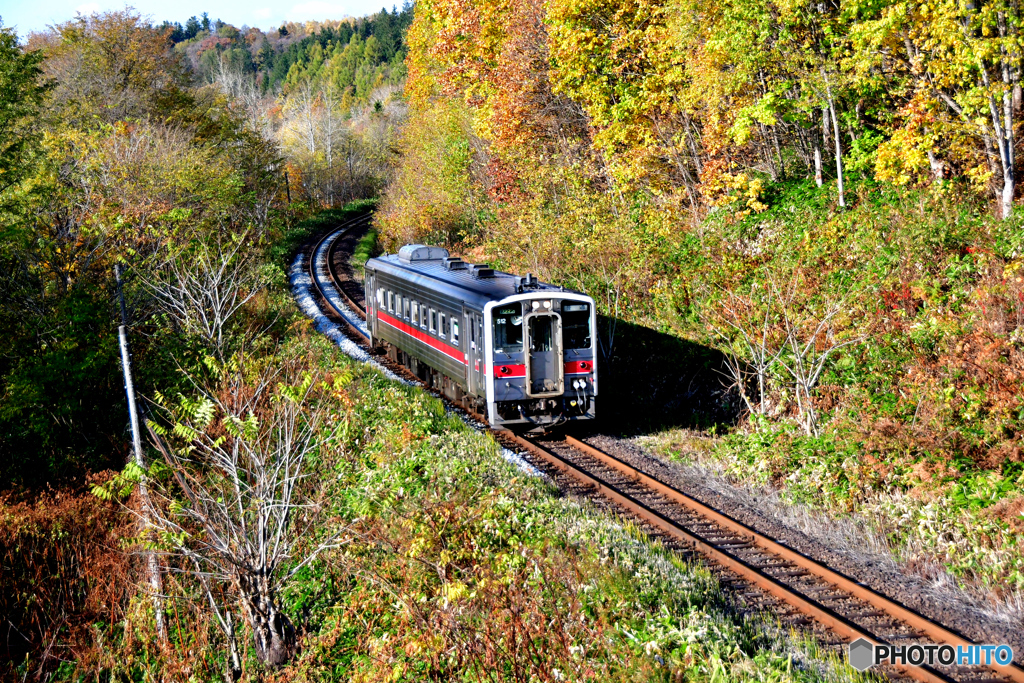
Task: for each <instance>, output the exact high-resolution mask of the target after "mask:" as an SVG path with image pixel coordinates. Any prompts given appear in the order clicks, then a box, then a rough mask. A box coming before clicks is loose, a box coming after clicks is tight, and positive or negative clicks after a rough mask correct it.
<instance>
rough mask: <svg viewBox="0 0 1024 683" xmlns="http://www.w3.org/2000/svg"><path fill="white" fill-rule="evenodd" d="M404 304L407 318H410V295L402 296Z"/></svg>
mask: <svg viewBox="0 0 1024 683" xmlns="http://www.w3.org/2000/svg"><path fill="white" fill-rule="evenodd" d="M402 306H403V307H404V308H405V319H406V320H408V319H409V297H407V296H403V297H402Z"/></svg>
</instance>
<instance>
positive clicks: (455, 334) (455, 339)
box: [452, 318, 459, 346]
mask: <svg viewBox="0 0 1024 683" xmlns="http://www.w3.org/2000/svg"><path fill="white" fill-rule="evenodd" d="M452 344H455V346H458V345H459V321H458V320H456V319H455V318H452Z"/></svg>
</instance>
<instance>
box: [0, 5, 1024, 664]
mask: <svg viewBox="0 0 1024 683" xmlns="http://www.w3.org/2000/svg"><path fill="white" fill-rule="evenodd" d="M212 9H214V8H211V10H212ZM215 13H216V11H214V14H215ZM1022 19H1024V16H1022V13H1021V11H1020V9H1019V8H1018V7H1017V6H1016V5H1015V4H1012V3H1007V2H1003V1H1002V0H997V1H996V2H992V3H983V4H980V5H979V4H974V3H965V2H961V1H960V0H939V2H923V1H922V2H917V1H913V2H900V3H897V2H890V1H889V0H879V1H873V2H867V1H865V0H854V1H853V2H850V3H843V4H841V5H840V4H839V3H833V2H825V3H788V2H776V1H772V0H730V1H728V2H722V3H713V4H709V3H696V2H692V0H654V1H647V0H582V1H581V0H573V1H572V2H569V1H567V0H548V1H547V2H540V1H539V0H458V1H456V0H418V2H417V3H416V4H415V6H413V5H412V4H405V5H404V6H403V7H401V8H397V7H393V8H392V9H391V10H390V11H389V10H387V9H382V10H381V11H380V12H379V13H377V14H374V15H372V16H368V17H361V18H354V19H345V20H330V21H328V20H325V21H321V22H308V23H305V24H298V23H286V24H284V25H282V26H280V27H279V28H278V29H272V30H269V31H268V32H264V31H263V30H261V29H257V28H250V27H247V26H242V27H235V26H233V25H231V24H228V23H225V22H224V21H221V20H220V19H212V18H211V16H210V13H204V14H202V15H201V16H198V17H196V16H193V17H190V18H187V19H185V18H183V22H163V23H162V24H156V23H154V22H152V21H151V20H150V19H149V18H147V17H144V16H142V15H141V14H139V13H138V12H136V11H134V10H132V9H131V8H127V9H125V10H123V11H113V12H102V13H97V14H89V15H82V14H79V15H77V16H76V17H74V18H70V19H68V20H67V21H65V22H62V23H56V24H54V25H52V26H50V27H49V28H48V29H46V30H45V31H42V32H38V33H33V34H30V35H25V36H19V35H16V34H15V32H14V31H12V30H11V29H7V28H2V25H0V92H2V97H0V231H2V239H0V340H2V341H0V343H2V346H3V353H2V355H0V558H2V563H0V585H3V586H4V590H2V591H0V614H3V615H4V620H5V623H4V624H2V625H0V633H2V634H3V635H4V646H3V647H4V649H3V654H4V655H5V656H3V657H0V676H3V677H4V678H9V679H11V680H15V679H16V680H20V681H26V680H39V681H51V680H52V681H59V680H68V681H71V680H75V681H79V680H93V679H95V680H104V681H106V680H140V681H142V680H172V679H173V680H178V679H190V680H192V679H195V680H213V679H221V680H227V681H229V682H230V681H237V680H241V679H245V680H250V679H251V680H291V679H310V680H313V679H315V680H335V679H337V680H359V681H376V680H381V681H383V680H389V681H394V680H424V679H431V680H456V679H457V680H481V679H488V680H492V679H493V680H516V681H526V680H538V681H558V680H566V679H570V680H598V679H603V680H607V679H610V678H611V679H615V680H698V681H704V680H707V681H715V680H732V679H749V680H779V681H818V680H830V681H835V680H840V681H845V680H854V679H856V680H861V678H860V677H859V676H858V675H857V674H856V673H855V672H853V671H852V670H851V669H850V668H849V667H848V666H846V665H845V664H844V663H843V662H841V661H838V660H837V659H836V658H835V655H834V654H830V653H829V652H822V651H820V650H819V649H818V648H817V646H816V645H815V644H814V643H813V642H810V641H807V640H804V639H802V638H800V637H799V636H797V635H794V634H792V633H786V632H783V630H782V629H779V628H777V627H774V626H773V625H772V623H770V621H771V620H770V619H767V620H759V619H756V618H748V617H747V616H745V615H740V614H738V613H736V612H735V611H733V610H731V609H730V607H729V604H728V601H727V599H726V598H725V597H724V596H723V592H722V588H721V586H719V585H718V583H717V581H716V579H715V577H714V576H713V575H712V574H711V573H710V572H709V571H708V570H707V569H706V568H705V567H704V566H702V565H699V564H695V563H691V562H689V561H685V560H681V559H680V558H679V557H678V556H677V555H675V554H673V553H672V552H670V551H668V550H666V549H665V548H664V547H663V546H661V545H660V544H658V543H656V542H654V543H652V542H650V541H649V540H645V538H644V534H643V533H642V531H641V530H640V529H639V528H638V527H637V526H636V525H634V524H632V523H631V522H628V521H623V520H621V519H618V518H616V517H614V516H613V515H611V514H610V513H608V512H606V511H603V510H593V509H591V508H589V507H588V506H587V505H586V504H585V503H581V502H580V501H577V500H575V499H573V498H569V497H562V496H559V495H558V494H557V492H556V491H553V490H552V487H551V486H550V484H548V483H546V482H545V481H544V480H540V479H537V478H534V477H530V476H528V475H527V474H525V473H524V472H523V471H522V470H520V469H517V468H516V467H514V466H513V465H510V464H509V463H507V462H506V461H505V460H504V459H503V458H502V456H501V453H500V449H499V448H498V447H497V446H496V444H495V443H494V442H493V441H492V440H491V439H490V438H489V437H487V436H486V435H483V434H480V433H477V432H475V431H473V430H472V429H470V428H469V427H468V426H467V425H466V424H464V423H463V422H462V421H460V420H459V419H458V418H457V417H455V416H453V415H452V414H450V413H449V412H447V411H446V409H445V407H444V405H442V404H441V402H440V401H438V400H437V399H435V398H433V397H431V396H430V395H428V394H425V393H424V392H421V391H418V390H416V389H414V388H411V387H408V386H405V385H403V384H400V383H396V382H393V381H391V380H388V379H386V378H385V377H384V376H383V375H381V374H380V373H379V372H377V371H375V370H373V369H372V368H368V367H365V366H363V365H361V364H359V363H356V362H354V361H352V360H350V359H348V358H347V357H345V356H344V355H342V354H340V352H338V350H337V349H336V348H335V347H333V346H332V345H331V344H330V343H329V342H328V341H327V340H325V339H324V338H323V337H322V336H320V335H319V334H318V333H317V332H316V330H315V328H314V327H313V326H312V323H311V322H310V321H309V320H308V319H307V318H306V317H305V316H303V315H302V314H301V312H300V311H299V310H298V309H297V308H296V306H295V302H294V300H293V299H292V294H291V292H290V291H289V273H288V269H289V264H290V263H291V262H292V258H293V257H294V256H295V254H296V252H297V251H298V249H299V247H300V245H301V244H302V243H303V242H305V241H306V240H308V239H310V238H312V237H313V236H315V235H318V234H320V233H322V232H323V231H324V230H326V229H328V228H330V227H331V226H334V225H336V224H338V223H339V222H341V221H343V220H345V219H346V218H348V217H351V216H354V215H358V214H361V213H364V212H366V211H370V210H373V211H374V212H375V217H374V224H375V229H376V232H377V234H378V235H379V241H380V246H379V248H380V249H383V250H385V251H393V250H394V249H395V248H396V247H397V246H400V245H401V244H404V243H408V242H413V241H420V242H425V243H429V244H439V245H444V246H446V247H448V248H449V249H450V250H452V252H453V253H457V254H463V255H465V256H466V258H467V259H470V258H471V259H472V260H474V261H478V262H483V261H487V262H489V263H492V264H494V265H495V266H500V267H502V268H505V269H508V270H510V271H512V272H532V273H536V274H539V275H540V276H541V277H542V278H543V279H545V280H549V281H552V282H557V283H560V284H565V285H566V286H569V287H572V288H576V289H579V290H581V291H585V292H587V293H589V294H590V295H592V296H593V297H594V298H595V300H596V301H597V302H598V307H599V309H600V311H599V312H600V314H601V325H600V326H601V329H600V344H601V351H602V356H603V360H605V361H607V362H609V363H612V362H613V361H614V359H616V358H620V357H621V354H622V351H623V349H625V348H628V347H629V345H630V343H631V340H633V339H635V338H638V337H633V336H631V335H640V334H655V333H656V334H658V335H660V337H661V338H664V339H666V340H669V341H667V342H665V344H668V345H669V347H670V348H676V347H675V346H671V344H686V345H687V346H686V348H687V349H690V350H691V351H690V354H691V355H689V356H687V357H686V358H685V359H684V363H683V364H684V365H685V367H683V368H682V370H681V372H683V374H684V375H685V376H686V381H685V385H686V386H685V392H690V393H692V394H694V395H697V394H699V395H700V396H715V397H716V398H715V399H714V401H715V404H714V405H700V406H696V407H694V408H693V409H692V410H690V409H689V408H688V409H687V411H686V416H685V418H684V419H679V420H676V419H675V417H674V416H675V415H676V414H677V413H671V416H672V417H671V419H670V420H669V421H668V423H666V419H668V418H665V419H663V418H664V416H661V415H658V414H655V413H656V412H657V411H654V412H651V413H649V416H648V419H647V421H646V422H645V421H643V420H638V421H636V422H635V423H631V424H628V425H617V426H616V428H617V429H619V430H620V431H622V433H623V434H624V435H625V436H629V437H637V438H638V443H640V444H642V445H643V446H644V447H646V448H649V449H651V450H652V451H654V452H657V453H659V454H661V455H662V456H663V457H665V458H666V459H668V460H674V461H677V462H681V463H684V464H696V465H700V466H702V467H706V468H709V469H712V470H714V471H716V472H721V473H722V474H723V476H726V477H729V478H731V479H732V480H735V481H739V482H746V483H749V484H751V485H757V486H763V487H765V489H764V490H771V491H773V492H775V493H777V494H778V495H779V496H780V499H781V500H783V501H784V502H786V503H787V504H792V505H801V506H806V508H807V509H809V510H813V511H814V513H815V514H820V515H823V516H825V517H829V518H835V519H860V520H869V521H870V525H871V528H872V530H873V533H877V534H878V537H879V538H882V539H884V543H885V544H886V546H887V548H888V550H889V551H891V552H892V553H893V556H894V557H895V558H896V559H897V560H898V561H899V562H900V563H901V566H904V567H906V568H908V571H920V572H924V573H926V574H927V573H928V572H932V573H933V574H934V573H935V572H938V571H941V572H945V573H946V574H948V575H949V576H950V577H952V579H951V580H952V581H954V582H955V583H956V584H957V586H959V588H960V589H962V590H963V591H965V592H966V594H969V595H971V596H973V597H974V598H977V599H979V600H981V601H984V602H985V604H988V605H993V606H996V607H998V608H999V609H1007V610H1010V612H1011V613H1012V614H1014V615H1016V617H1015V618H1019V605H1020V604H1024V603H1021V601H1020V596H1021V594H1022V593H1021V591H1022V590H1024V540H1022V539H1024V495H1022V493H1021V490H1022V485H1024V451H1022V444H1021V438H1022V436H1021V435H1022V433H1024V394H1022V392H1021V391H1020V387H1021V381H1022V379H1024V270H1022V265H1024V253H1022V245H1024V225H1022V223H1024V218H1022V215H1021V214H1022V211H1021V207H1020V196H1019V195H1020V190H1019V189H1018V187H1019V186H1020V180H1021V178H1020V174H1017V173H1016V170H1015V169H1016V155H1015V140H1016V129H1017V127H1019V125H1020V121H1021V107H1022V104H1024V95H1022V89H1021V82H1020V80H1021V70H1022V68H1024V64H1022V62H1021V58H1022V49H1021V48H1022V44H1021V43H1022V39H1021V35H1020V30H1021V24H1022ZM366 249H367V250H369V249H370V247H367V248H366ZM364 256H365V255H364ZM119 327H123V329H124V330H125V334H126V338H127V339H128V340H129V341H130V345H131V365H132V369H133V372H134V382H135V385H136V388H137V390H138V392H139V394H140V397H141V400H140V409H141V412H142V424H143V425H144V428H143V430H142V437H141V442H140V445H139V448H138V449H136V448H135V447H134V446H133V442H132V437H131V434H130V431H129V427H128V423H129V420H128V405H127V401H126V398H125V390H124V386H123V378H122V356H121V350H120V346H119V344H120V341H119ZM709 359H716V360H715V361H714V363H715V365H714V366H713V367H712V361H711V360H709ZM651 362H654V361H653V360H652V361H651ZM691 365H692V368H691V367H690V366H691ZM666 383H668V380H666ZM701 383H704V384H706V386H697V385H701ZM662 389H663V390H664V391H669V389H668V388H664V387H663V388H662ZM673 391H674V392H675V394H676V395H677V398H678V395H680V394H681V393H685V392H684V391H683V387H676V388H675V389H673ZM702 392H703V393H702ZM687 395H689V394H687ZM678 400H679V401H683V404H684V405H686V406H690V405H691V404H690V403H685V400H686V399H685V397H684V398H678ZM669 414H670V412H669V410H668V408H666V409H665V415H669ZM225 501H228V502H229V503H230V504H229V505H226V504H225ZM267 529H272V530H273V531H272V541H273V542H272V543H270V544H269V546H268V544H267V543H266V542H265V541H266V538H267V536H266V533H267V532H266V530H267ZM936 568H937V569H936ZM946 574H944V575H946ZM928 575H929V576H931V575H932V574H928ZM8 587H10V590H8ZM1014 605H1016V607H1014ZM1014 609H1016V610H1018V611H1017V612H1014V611H1013V610H1014Z"/></svg>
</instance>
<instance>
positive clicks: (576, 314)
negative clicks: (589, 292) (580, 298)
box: [562, 302, 590, 349]
mask: <svg viewBox="0 0 1024 683" xmlns="http://www.w3.org/2000/svg"><path fill="white" fill-rule="evenodd" d="M562 340H563V341H562V343H563V345H564V346H565V348H567V349H589V348H590V304H580V303H568V302H564V303H563V304H562Z"/></svg>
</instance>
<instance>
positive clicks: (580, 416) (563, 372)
mask: <svg viewBox="0 0 1024 683" xmlns="http://www.w3.org/2000/svg"><path fill="white" fill-rule="evenodd" d="M365 288H366V326H367V328H368V329H369V331H370V335H371V343H372V344H373V345H374V346H377V347H383V348H384V349H386V351H387V354H388V356H389V357H390V358H391V359H392V360H394V361H396V362H398V363H401V364H402V365H404V366H406V367H407V368H409V369H410V370H412V372H413V373H415V374H416V375H417V376H418V377H419V378H420V379H421V380H423V381H425V382H427V383H429V384H430V385H431V386H433V387H435V388H436V389H438V390H439V391H441V392H442V393H443V394H444V395H445V396H447V397H448V398H449V399H451V400H452V401H455V402H459V403H462V404H463V405H465V406H466V407H467V408H471V409H473V410H476V411H477V412H479V413H482V414H484V415H486V417H487V420H488V422H489V423H490V424H491V426H493V427H509V428H511V427H521V426H526V427H530V426H533V427H543V428H547V427H551V426H554V425H557V424H560V423H563V422H568V421H572V420H592V419H593V418H594V414H595V399H596V397H597V346H596V343H597V338H596V334H595V333H596V329H597V328H596V321H597V318H596V312H595V309H594V300H593V299H592V298H590V297H589V296H587V295H585V294H581V293H579V292H573V291H569V290H566V289H564V288H562V287H559V286H556V285H551V284H548V283H544V282H540V281H539V280H537V278H536V277H534V276H532V275H526V276H525V277H519V276H516V275H512V274H510V273H503V272H501V271H497V270H494V269H493V268H490V267H488V266H487V265H484V264H472V263H468V262H466V261H463V260H462V259H460V258H452V257H451V256H449V253H448V251H447V250H445V249H442V248H440V247H430V246H424V245H422V244H409V245H406V246H404V247H402V248H401V249H400V250H399V251H398V253H397V254H392V255H385V256H382V257H378V258H372V259H370V260H368V261H367V262H366V276H365Z"/></svg>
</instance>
